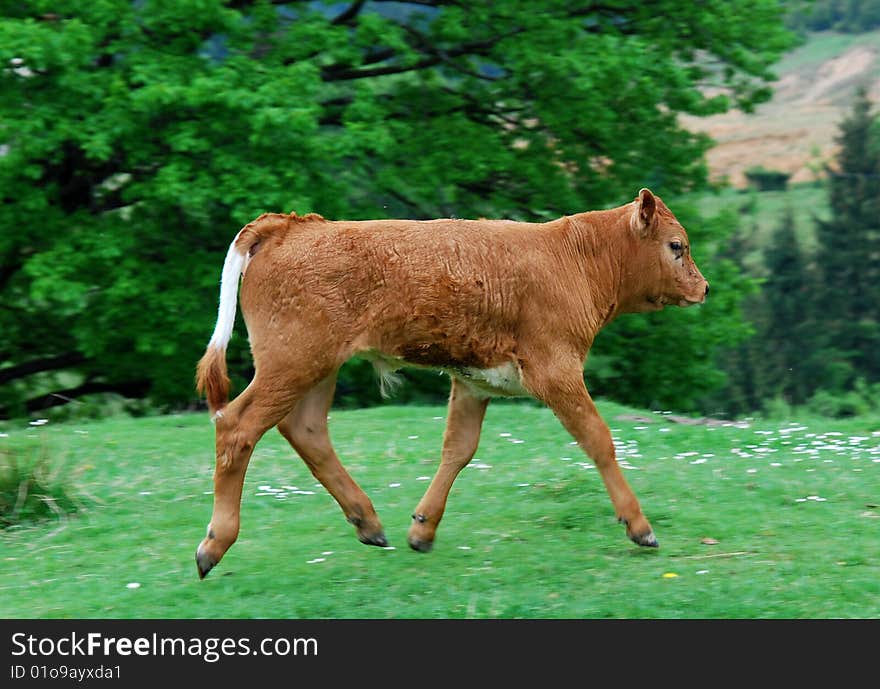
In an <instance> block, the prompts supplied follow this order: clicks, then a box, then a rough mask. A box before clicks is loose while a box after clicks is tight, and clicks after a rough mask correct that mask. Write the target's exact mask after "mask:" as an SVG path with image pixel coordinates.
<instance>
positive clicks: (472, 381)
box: [450, 362, 530, 397]
mask: <svg viewBox="0 0 880 689" xmlns="http://www.w3.org/2000/svg"><path fill="white" fill-rule="evenodd" d="M450 375H454V376H455V377H456V378H458V379H459V380H461V381H462V382H464V383H466V384H467V385H468V386H470V388H471V389H472V390H474V391H475V392H478V393H480V394H483V395H486V396H487V397H523V396H529V394H530V393H529V391H528V390H526V389H525V387H523V382H522V372H521V371H520V369H519V366H517V365H516V364H514V363H513V362H508V363H506V364H501V366H495V367H493V368H475V367H473V366H468V367H465V368H461V369H458V370H456V371H450Z"/></svg>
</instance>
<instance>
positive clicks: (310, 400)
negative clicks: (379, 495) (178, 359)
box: [196, 189, 709, 577]
mask: <svg viewBox="0 0 880 689" xmlns="http://www.w3.org/2000/svg"><path fill="white" fill-rule="evenodd" d="M242 274H243V277H242V279H241V295H240V299H241V309H242V313H243V315H244V319H245V322H246V324H247V330H248V334H249V336H250V345H251V351H252V354H253V359H254V365H255V369H256V374H255V376H254V379H253V380H252V381H251V383H250V385H248V387H247V388H246V389H245V390H244V391H243V392H242V393H241V394H240V395H239V396H238V397H237V398H236V399H234V400H233V401H232V402H231V403H229V404H228V405H227V399H228V393H229V379H228V378H227V374H226V362H225V354H226V345H227V343H228V341H229V338H230V336H231V333H232V326H233V322H234V319H235V308H236V296H237V292H238V287H239V284H238V283H239V277H240V276H242ZM708 291H709V286H708V284H707V282H706V280H705V279H704V278H703V276H702V275H701V274H700V271H699V270H698V269H697V267H696V265H695V264H694V261H693V259H692V258H691V254H690V246H689V244H688V238H687V233H686V232H685V230H684V228H683V227H682V226H681V224H679V222H678V221H677V220H676V218H675V216H674V215H673V214H672V213H671V212H670V211H669V209H667V208H666V206H665V205H664V204H663V202H662V201H661V200H660V199H659V198H658V197H656V196H654V195H653V194H652V193H651V192H650V191H648V190H647V189H642V190H641V191H640V192H639V196H638V198H637V199H636V200H635V201H633V202H632V203H629V204H627V205H625V206H620V207H618V208H613V209H611V210H604V211H593V212H587V213H580V214H577V215H572V216H566V217H562V218H560V219H558V220H554V221H552V222H547V223H541V224H533V223H523V222H511V221H504V220H431V221H421V222H420V221H413V220H375V221H363V222H349V221H338V222H330V221H326V220H324V219H323V218H322V217H321V216H319V215H314V214H309V215H306V216H304V217H298V216H297V215H296V214H294V213H291V214H290V215H281V214H274V213H267V214H264V215H261V216H260V217H259V218H257V219H256V220H255V221H254V222H252V223H249V224H248V225H246V226H245V227H244V228H243V229H242V230H241V231H240V232H239V233H238V235H237V236H236V238H235V240H234V241H233V242H232V244H231V246H230V247H229V253H228V254H227V256H226V262H225V264H224V266H223V275H222V281H221V288H220V309H219V317H218V320H217V326H216V329H215V331H214V335H213V337H212V339H211V341H210V343H209V344H208V348H207V351H206V352H205V355H204V356H203V357H202V359H201V361H200V362H199V366H198V383H197V386H198V389H199V391H201V392H203V393H204V394H205V395H206V396H207V399H208V405H209V406H210V409H211V411H212V412H213V414H214V419H215V423H216V446H217V447H216V451H217V455H216V469H215V473H214V511H213V515H212V517H211V523H210V524H209V526H208V533H207V536H206V537H205V539H204V540H203V541H202V542H201V544H200V545H199V547H198V551H197V553H196V563H197V565H198V570H199V575H200V576H201V577H204V576H205V574H207V573H208V571H209V570H210V569H211V568H212V567H214V566H215V565H216V564H217V563H218V562H219V561H220V558H221V557H223V554H224V553H225V552H226V551H227V549H228V548H229V547H230V546H231V545H232V543H233V542H234V541H235V539H236V538H237V536H238V530H239V510H240V504H241V492H242V484H243V481H244V476H245V471H246V470H247V465H248V460H249V459H250V456H251V452H252V451H253V449H254V446H255V445H256V443H257V442H258V441H259V439H260V438H261V437H262V435H263V434H264V433H265V432H266V431H267V430H269V429H270V428H272V427H273V426H277V427H278V430H280V431H281V433H282V435H283V436H284V437H285V438H287V440H288V441H289V442H290V444H291V445H292V446H293V448H294V449H295V450H296V452H297V453H298V454H299V455H300V457H302V459H303V460H304V461H305V463H306V464H307V465H308V467H309V469H310V470H311V472H312V473H313V474H314V475H315V477H316V478H317V479H318V480H319V481H320V482H321V483H322V484H323V485H324V486H325V487H326V488H327V490H328V491H329V492H330V493H331V494H332V495H333V497H334V498H335V499H336V501H337V502H338V503H339V505H340V507H341V508H342V511H343V513H344V514H345V516H346V518H347V519H348V521H349V522H351V523H352V524H353V525H354V526H355V528H356V530H357V535H358V538H359V539H360V540H361V541H362V542H364V543H368V544H373V545H381V546H384V545H386V544H387V542H386V540H385V534H384V532H383V530H382V524H381V523H380V521H379V518H378V517H377V516H376V511H375V510H374V509H373V505H372V503H371V502H370V499H369V498H368V497H367V496H366V494H365V493H364V492H363V491H362V490H361V488H360V487H359V486H358V485H357V484H356V483H355V482H354V480H352V478H351V476H349V474H348V473H347V472H346V470H345V469H344V468H343V466H342V465H341V464H340V462H339V459H338V458H337V456H336V453H335V452H334V450H333V446H332V445H331V444H330V437H329V434H328V431H327V412H328V410H329V408H330V404H331V401H332V399H333V391H334V387H335V382H336V372H337V371H338V370H339V367H340V366H341V365H342V364H343V363H344V362H345V361H346V360H348V359H349V358H350V357H352V356H353V355H356V354H357V355H360V356H362V357H365V358H368V359H370V360H372V361H373V362H374V364H375V366H376V368H377V370H378V372H379V373H380V375H381V377H382V379H383V383H384V382H386V381H387V380H388V379H389V378H391V377H392V374H393V371H394V370H396V369H397V368H400V367H401V366H406V365H412V366H427V367H432V368H438V369H442V370H444V371H446V372H447V373H448V374H449V375H450V377H451V378H452V391H451V394H450V397H449V413H448V419H447V424H446V432H445V435H444V438H443V449H442V454H441V460H440V466H439V468H438V470H437V474H436V475H435V477H434V479H433V481H432V482H431V484H430V486H429V487H428V490H427V492H426V493H425V495H424V497H423V498H422V499H421V501H420V502H419V504H418V505H417V506H416V508H415V510H414V513H413V523H412V525H411V527H410V529H409V536H408V540H409V544H410V546H411V547H412V548H414V549H415V550H420V551H423V552H424V551H428V550H430V549H431V546H432V544H433V542H434V536H435V532H436V529H437V526H438V524H439V523H440V519H441V517H442V516H443V511H444V509H445V507H446V499H447V496H448V494H449V490H450V488H451V486H452V482H453V481H454V480H455V477H456V476H457V475H458V473H459V472H460V471H461V469H462V468H463V467H464V466H465V465H466V464H467V463H468V462H469V461H470V460H471V458H472V457H473V455H474V452H475V451H476V449H477V443H478V441H479V436H480V428H481V425H482V421H483V416H484V414H485V412H486V406H487V404H488V402H489V398H490V397H492V396H498V395H531V396H533V397H535V398H537V399H539V400H541V401H543V402H544V403H546V404H547V405H548V406H549V407H550V408H551V409H552V410H553V412H554V413H555V414H556V416H557V417H558V418H559V419H560V421H561V422H562V424H563V425H564V426H565V428H566V429H568V431H569V432H570V433H571V434H572V436H574V438H575V439H576V440H577V442H578V444H579V445H580V446H581V448H582V449H583V450H584V451H585V452H586V453H587V455H589V456H590V457H591V458H592V459H593V461H594V462H595V463H596V465H597V467H598V468H599V471H600V472H601V475H602V480H603V481H604V483H605V486H606V488H607V490H608V493H609V495H610V497H611V502H612V504H613V505H614V510H615V512H616V514H617V517H618V519H619V521H621V522H623V523H624V524H625V525H626V530H627V535H628V536H629V537H630V538H631V539H632V540H633V541H635V542H636V543H638V544H639V545H644V546H656V545H657V541H656V539H655V538H654V533H653V531H652V530H651V525H650V524H649V523H648V520H647V519H646V518H645V516H644V515H643V514H642V510H641V508H640V507H639V502H638V500H637V499H636V497H635V495H634V494H633V492H632V490H631V489H630V487H629V486H628V485H627V483H626V480H625V479H624V478H623V475H622V474H621V472H620V469H619V468H618V465H617V461H616V459H615V455H614V444H613V443H612V440H611V433H610V432H609V429H608V426H607V425H606V424H605V422H604V421H603V420H602V418H601V417H600V416H599V413H598V412H597V410H596V407H595V405H594V404H593V400H592V399H591V398H590V395H589V393H588V392H587V389H586V388H585V386H584V377H583V365H584V361H585V359H586V356H587V352H588V351H589V349H590V346H591V344H592V343H593V338H595V336H596V334H597V333H598V332H599V330H600V329H601V328H602V327H603V326H604V325H606V324H607V323H608V322H609V321H611V320H612V319H613V318H614V317H615V316H617V315H618V314H620V313H624V312H635V311H651V310H657V309H661V308H663V306H664V305H666V304H675V305H679V306H687V305H689V304H697V303H701V302H703V301H704V300H705V298H706V294H707V293H708Z"/></svg>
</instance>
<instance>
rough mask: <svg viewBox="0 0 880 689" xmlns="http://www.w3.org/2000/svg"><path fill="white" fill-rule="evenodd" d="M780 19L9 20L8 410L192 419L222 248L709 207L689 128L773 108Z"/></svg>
mask: <svg viewBox="0 0 880 689" xmlns="http://www.w3.org/2000/svg"><path fill="white" fill-rule="evenodd" d="M781 13H782V10H781V8H780V6H779V5H778V3H776V2H771V1H769V0H738V1H736V2H722V1H721V0H710V1H708V2H705V3H699V4H694V3H682V2H674V1H672V0H661V1H657V2H652V3H642V2H628V1H621V0H613V1H611V2H603V3H574V4H573V3H570V2H562V1H561V0H543V1H541V2H532V1H530V2H526V1H525V0H510V1H506V2H503V3H499V2H489V1H488V0H475V1H474V2H468V3H460V2H455V1H453V0H437V1H430V0H419V1H411V2H393V3H392V2H381V1H372V2H364V0H354V1H353V2H350V3H347V4H344V3H339V2H315V1H309V2H305V1H299V2H296V1H292V2H280V1H278V0H254V1H248V0H232V1H228V2H221V1H220V0H179V1H175V2H171V1H170V0H144V1H143V2H131V1H130V0H92V1H89V2H85V1H82V2H75V1H68V2H54V1H53V2H49V1H48V0H33V1H32V2H28V3H20V2H2V3H0V64H2V65H3V68H2V70H0V96H2V97H0V190H2V195H3V198H2V201H3V202H2V204H0V225H2V227H3V228H4V231H3V233H2V235H0V295H2V298H0V331H2V332H3V335H4V337H3V340H2V342H0V381H2V382H3V383H4V384H5V385H4V388H3V390H4V391H3V393H2V394H3V399H0V405H3V406H4V407H5V409H6V413H7V414H8V413H12V410H13V409H18V410H22V409H25V408H28V409H34V408H38V407H39V406H41V405H45V404H47V403H49V402H52V403H54V402H60V401H62V400H63V399H65V398H70V397H76V396H77V395H79V394H83V393H86V392H95V391H102V390H119V391H122V392H126V393H130V394H138V395H143V394H148V395H149V396H150V397H151V398H152V399H154V400H156V401H159V402H168V403H172V404H181V403H184V402H186V401H187V400H190V399H192V392H191V390H192V385H191V381H192V368H193V364H194V362H195V361H196V360H197V359H198V357H199V355H200V352H201V349H202V347H203V346H204V344H205V340H206V338H207V336H208V335H209V333H210V331H211V327H212V322H213V319H214V315H215V313H214V311H215V305H216V298H217V297H216V285H217V280H218V274H219V268H220V265H221V262H222V258H223V255H224V254H225V251H226V247H227V245H228V242H229V241H230V240H231V238H232V236H233V235H234V232H235V231H236V230H237V229H238V228H239V227H241V226H242V225H243V224H245V223H246V222H248V221H249V220H251V219H253V218H254V217H255V216H256V215H258V214H259V213H261V212H263V211H267V210H271V211H290V210H296V211H297V212H300V213H304V212H307V211H318V212H320V213H322V214H324V215H326V216H328V217H333V218H339V217H348V218H365V217H382V216H409V217H419V218H424V217H435V216H438V215H458V216H505V217H511V218H518V219H532V220H540V219H545V218H548V217H551V216H555V215H558V214H561V213H572V212H579V211H582V210H585V209H588V208H593V207H599V206H607V205H617V204H619V203H622V202H625V201H627V200H629V199H631V198H632V197H633V196H634V194H635V192H636V190H637V189H638V188H639V187H640V186H651V187H652V188H654V190H655V191H658V192H660V193H663V194H667V195H668V194H671V193H676V192H681V191H684V190H686V189H689V188H694V187H698V186H700V185H701V184H703V183H704V182H705V176H706V171H705V163H704V158H703V153H704V151H705V150H706V147H707V145H708V141H707V139H706V138H705V137H702V136H699V135H695V134H692V133H690V132H688V131H686V130H684V129H682V128H681V127H680V126H679V125H678V121H677V115H678V114H679V113H684V112H686V113H691V114H697V115H703V114H709V113H714V112H721V111H724V110H726V109H728V108H730V107H740V108H743V109H746V110H748V109H750V108H751V107H753V106H754V104H755V103H758V102H760V101H761V100H763V99H766V98H767V96H768V95H769V90H768V88H767V83H768V81H769V80H771V79H772V76H773V75H772V73H771V72H770V71H769V68H770V66H771V64H772V63H773V62H774V60H775V59H776V58H777V57H778V56H779V54H780V53H781V51H782V50H784V49H785V48H786V47H787V46H788V45H789V41H790V36H789V34H788V33H787V32H786V30H785V29H784V28H783V26H782V14H781ZM669 17H675V21H670V20H669ZM704 86H713V87H716V88H713V89H712V91H711V93H713V94H716V95H707V94H708V93H709V91H708V90H703V89H702V87H704ZM718 87H720V88H718ZM239 332H242V331H241V330H239ZM233 342H234V343H235V347H237V349H236V348H235V347H233V348H232V349H231V350H230V353H229V354H230V365H231V369H232V371H233V372H235V373H237V375H238V379H239V383H240V382H241V381H242V380H243V379H244V378H245V377H246V376H247V374H248V368H249V365H250V364H249V358H248V356H247V352H246V342H245V341H244V338H243V337H239V338H237V339H235V340H233ZM47 394H48V395H50V396H49V397H46V395H47ZM53 394H54V395H55V396H51V395H53ZM16 405H17V406H16Z"/></svg>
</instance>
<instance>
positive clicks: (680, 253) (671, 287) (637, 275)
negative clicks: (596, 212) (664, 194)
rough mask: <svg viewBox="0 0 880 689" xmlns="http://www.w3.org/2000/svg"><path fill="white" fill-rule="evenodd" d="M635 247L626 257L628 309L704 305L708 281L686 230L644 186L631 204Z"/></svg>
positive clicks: (631, 227) (631, 224) (642, 309)
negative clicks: (695, 261)
mask: <svg viewBox="0 0 880 689" xmlns="http://www.w3.org/2000/svg"><path fill="white" fill-rule="evenodd" d="M629 208H631V209H632V214H631V216H630V218H629V224H630V228H629V229H630V230H631V232H632V235H633V244H632V247H633V250H632V251H630V252H629V256H628V260H627V264H628V265H627V269H626V272H627V281H628V283H629V284H628V289H627V290H626V291H627V293H628V294H627V297H628V298H627V300H626V301H627V303H626V305H625V308H626V310H628V311H654V310H658V309H662V308H663V307H664V306H666V305H667V304H672V305H676V306H691V305H692V304H701V303H703V302H704V301H705V300H706V295H708V294H709V283H708V282H707V281H706V278H704V277H703V274H702V273H700V270H699V269H698V268H697V265H696V263H694V259H693V257H692V256H691V246H690V242H689V241H688V236H687V232H685V229H684V227H682V226H681V223H680V222H678V220H677V219H676V217H675V216H674V215H673V214H672V211H670V210H669V209H668V208H667V207H666V205H665V204H664V203H663V201H662V200H660V198H659V197H657V196H654V195H653V194H652V193H651V192H650V191H649V190H648V189H642V190H641V191H640V192H639V196H638V198H637V199H636V200H635V201H634V202H633V203H632V204H630V206H629Z"/></svg>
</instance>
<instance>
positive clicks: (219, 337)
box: [208, 232, 246, 350]
mask: <svg viewBox="0 0 880 689" xmlns="http://www.w3.org/2000/svg"><path fill="white" fill-rule="evenodd" d="M239 234H241V232H239ZM236 241H238V234H237V235H235V239H233V240H232V244H230V245H229V251H228V252H227V253H226V260H225V261H224V262H223V274H222V275H221V277H220V306H219V308H218V312H217V325H215V326H214V334H213V335H211V341H210V342H209V343H208V347H215V348H217V349H223V350H225V349H226V345H227V344H228V343H229V338H231V337H232V327H233V326H234V325H235V307H236V304H237V303H238V281H239V278H240V277H241V273H242V270H243V269H244V262H245V256H246V254H245V253H243V252H241V251H240V250H239V249H237V248H236V247H235V243H236Z"/></svg>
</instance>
